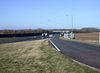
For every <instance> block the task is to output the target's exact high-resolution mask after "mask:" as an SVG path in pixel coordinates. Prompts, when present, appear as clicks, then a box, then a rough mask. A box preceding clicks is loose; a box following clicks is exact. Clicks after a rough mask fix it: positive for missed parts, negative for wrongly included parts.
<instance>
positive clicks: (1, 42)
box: [0, 36, 42, 44]
mask: <svg viewBox="0 0 100 73" xmlns="http://www.w3.org/2000/svg"><path fill="white" fill-rule="evenodd" d="M15 38H16V37H15ZM40 39H42V37H41V36H35V37H34V36H33V37H30V38H29V37H28V38H27V37H26V38H24V39H16V40H9V41H0V44H5V43H13V42H21V41H30V40H40Z"/></svg>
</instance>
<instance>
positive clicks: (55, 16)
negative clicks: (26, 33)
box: [0, 0, 100, 29]
mask: <svg viewBox="0 0 100 73" xmlns="http://www.w3.org/2000/svg"><path fill="white" fill-rule="evenodd" d="M66 15H73V17H74V28H77V29H79V28H83V27H96V28H99V27H100V0H0V29H37V28H43V29H57V28H58V29H63V28H64V29H65V28H66V29H67V28H69V29H70V28H71V25H72V23H71V16H66Z"/></svg>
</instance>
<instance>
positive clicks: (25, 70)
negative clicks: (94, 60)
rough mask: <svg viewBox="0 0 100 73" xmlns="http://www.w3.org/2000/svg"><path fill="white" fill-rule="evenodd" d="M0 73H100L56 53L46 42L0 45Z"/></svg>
mask: <svg viewBox="0 0 100 73" xmlns="http://www.w3.org/2000/svg"><path fill="white" fill-rule="evenodd" d="M0 72H1V73H100V72H97V71H94V70H92V69H90V68H88V67H84V66H81V65H79V64H77V63H75V62H73V61H72V60H70V59H68V58H67V57H65V56H64V55H63V54H61V53H60V52H58V51H56V50H55V49H54V48H53V47H52V46H51V45H50V44H49V43H48V40H36V41H27V42H17V43H10V44H2V45H0Z"/></svg>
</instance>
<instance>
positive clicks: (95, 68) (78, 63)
mask: <svg viewBox="0 0 100 73" xmlns="http://www.w3.org/2000/svg"><path fill="white" fill-rule="evenodd" d="M72 60H73V61H74V62H76V63H78V64H80V65H82V66H86V67H89V68H91V69H93V70H96V71H100V69H97V68H95V67H92V66H89V65H86V64H84V63H81V62H79V61H76V60H74V59H72Z"/></svg>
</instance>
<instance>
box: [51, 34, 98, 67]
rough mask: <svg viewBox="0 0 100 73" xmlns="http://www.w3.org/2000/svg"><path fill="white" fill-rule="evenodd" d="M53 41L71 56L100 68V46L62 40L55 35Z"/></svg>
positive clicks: (65, 53) (64, 52)
mask: <svg viewBox="0 0 100 73" xmlns="http://www.w3.org/2000/svg"><path fill="white" fill-rule="evenodd" d="M51 41H52V42H53V43H54V44H55V45H56V46H57V47H58V48H59V49H60V50H61V52H62V53H63V54H64V55H66V56H67V57H69V58H72V59H74V60H76V61H79V62H81V63H84V64H86V65H89V66H92V67H94V68H97V69H100V46H99V45H93V44H87V43H80V42H75V41H69V40H61V39H59V36H58V35H55V36H54V37H53V38H52V39H51Z"/></svg>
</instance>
